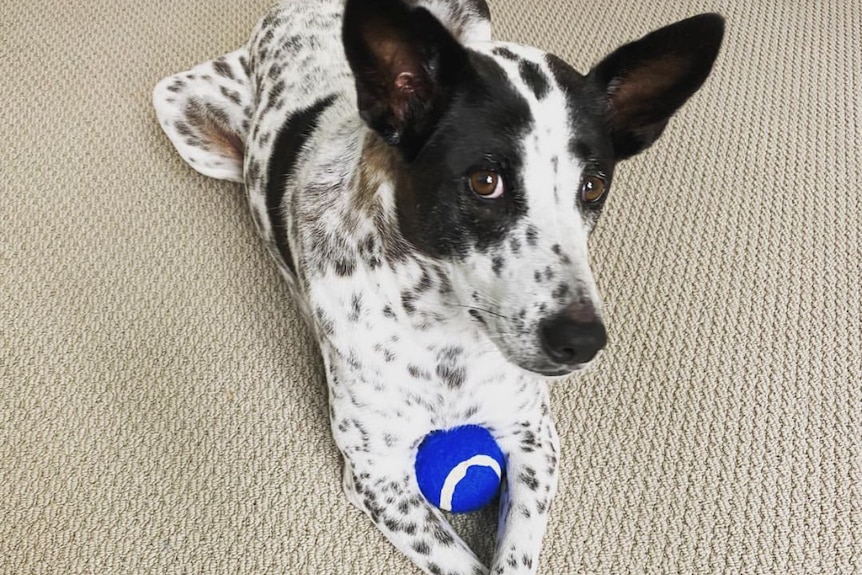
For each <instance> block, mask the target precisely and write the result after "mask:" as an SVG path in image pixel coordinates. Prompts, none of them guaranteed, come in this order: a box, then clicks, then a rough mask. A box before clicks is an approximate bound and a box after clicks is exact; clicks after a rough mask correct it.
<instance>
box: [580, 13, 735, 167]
mask: <svg viewBox="0 0 862 575" xmlns="http://www.w3.org/2000/svg"><path fill="white" fill-rule="evenodd" d="M723 36H724V19H723V18H722V17H721V16H719V15H718V14H701V15H699V16H694V17H692V18H689V19H687V20H683V21H681V22H677V23H676V24H672V25H670V26H667V27H665V28H661V29H659V30H656V31H655V32H653V33H651V34H648V35H647V36H644V37H643V38H641V39H640V40H637V41H636V42H632V43H631V44H626V45H625V46H622V47H621V48H619V49H618V50H616V51H615V52H613V53H612V54H611V55H610V56H608V57H607V58H605V59H604V60H603V61H602V62H601V63H599V64H598V65H597V66H596V67H595V68H594V69H593V70H592V71H591V72H590V74H589V79H590V80H591V81H592V82H593V83H594V85H595V86H597V87H598V89H599V90H600V91H601V92H603V93H604V95H605V98H606V102H607V112H608V120H609V124H610V128H611V135H612V140H613V146H614V153H615V155H616V157H617V159H618V160H622V159H625V158H628V157H630V156H633V155H634V154H637V153H638V152H641V151H643V150H645V149H646V148H648V147H649V146H650V145H651V144H652V143H653V142H655V141H656V140H657V139H658V137H659V136H660V135H661V133H662V132H663V131H664V129H665V126H667V123H668V121H669V120H670V118H671V116H673V114H674V113H675V112H676V111H677V110H678V109H679V108H680V106H682V105H683V104H684V103H685V102H686V100H688V99H689V98H690V97H691V96H692V94H694V93H695V92H696V91H697V90H698V89H699V88H700V87H701V85H703V82H704V81H705V80H706V78H707V76H709V73H710V71H711V70H712V65H713V63H714V62H715V59H716V57H717V56H718V51H719V48H720V47H721V40H722V38H723Z"/></svg>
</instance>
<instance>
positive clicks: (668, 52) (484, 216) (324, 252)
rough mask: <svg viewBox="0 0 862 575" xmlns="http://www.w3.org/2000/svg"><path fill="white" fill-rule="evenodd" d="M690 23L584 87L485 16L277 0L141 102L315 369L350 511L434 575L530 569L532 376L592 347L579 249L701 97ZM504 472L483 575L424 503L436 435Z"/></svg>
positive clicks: (592, 292) (591, 352) (543, 494)
mask: <svg viewBox="0 0 862 575" xmlns="http://www.w3.org/2000/svg"><path fill="white" fill-rule="evenodd" d="M723 33H724V21H723V19H722V18H721V17H720V16H719V15H716V14H702V15H698V16H694V17H692V18H689V19H687V20H683V21H681V22H678V23H676V24H672V25H670V26H667V27H665V28H662V29H660V30H657V31H655V32H652V33H650V34H648V35H646V36H645V37H643V38H641V39H640V40H637V41H634V42H632V43H629V44H626V45H624V46H622V47H621V48H619V49H618V50H616V51H614V52H613V53H611V54H610V55H608V56H607V57H605V58H604V59H602V60H601V61H600V62H599V63H598V64H597V65H596V66H595V67H594V68H593V69H592V70H591V71H590V72H589V73H588V74H586V75H582V74H580V73H578V72H576V71H575V70H574V69H573V68H572V67H571V66H569V65H568V64H567V63H565V62H564V61H563V60H562V59H560V58H559V57H557V56H555V55H553V54H549V53H546V52H543V51H541V50H539V49H536V48H532V47H526V46H521V45H516V44H512V43H505V42H498V41H493V40H492V37H491V22H490V11H489V9H488V6H487V5H486V3H485V0H319V1H314V2H309V1H302V0H286V1H285V2H283V3H282V4H280V5H278V6H277V7H275V8H273V9H272V10H270V11H269V12H268V13H266V14H265V16H264V17H263V19H262V20H261V21H260V22H259V24H258V25H257V26H256V28H255V29H254V31H253V33H252V35H251V38H250V40H249V41H248V43H247V44H246V45H245V46H243V47H242V48H240V49H239V50H236V51H234V52H231V53H229V54H227V55H225V56H222V57H220V58H217V59H215V60H212V61H210V62H206V63H203V64H200V65H198V66H196V67H194V68H192V69H191V70H190V71H188V72H184V73H180V74H176V75H172V76H169V77H167V78H165V79H164V80H162V81H161V82H160V83H159V84H158V85H157V87H156V88H155V91H154V94H153V101H154V105H155V109H156V113H157V116H158V120H159V122H160V125H161V127H162V128H163V129H164V131H165V133H166V134H167V136H168V137H169V139H170V140H171V142H172V143H173V144H174V146H175V147H176V149H177V151H178V152H179V154H180V155H181V156H182V158H183V159H184V160H185V161H187V162H188V163H189V164H190V165H191V166H192V167H193V168H195V169H196V170H198V171H199V172H200V173H202V174H205V175H207V176H211V177H214V178H220V179H226V180H231V181H235V182H242V183H244V184H245V187H246V189H247V192H248V198H249V203H250V207H251V213H252V215H253V219H254V221H255V224H256V226H257V228H258V230H259V232H260V235H261V236H262V238H263V239H264V242H265V244H266V246H267V247H268V251H269V252H270V253H271V254H272V256H273V258H274V260H275V261H276V263H277V265H278V267H279V269H280V271H281V274H282V275H283V276H284V278H285V280H286V281H287V283H288V284H289V285H290V288H291V291H292V292H293V293H294V294H295V296H296V298H297V301H298V302H299V305H300V307H301V309H302V312H303V315H304V316H305V317H306V318H307V320H308V321H309V324H310V325H311V328H312V331H313V333H314V334H315V336H316V338H317V340H318V342H319V344H320V350H321V353H322V357H323V363H324V367H325V373H326V380H327V386H328V393H329V399H330V402H329V404H330V415H331V425H332V433H333V436H334V439H335V443H336V444H337V446H338V448H339V450H340V452H341V453H342V455H343V459H344V471H343V473H344V474H343V484H344V491H345V493H346V495H347V497H348V499H349V500H350V501H351V502H352V503H353V504H354V505H355V506H357V507H358V508H359V509H361V510H362V511H363V512H365V513H366V514H367V515H368V516H369V517H370V518H371V520H372V521H373V522H374V523H375V525H376V526H377V527H378V528H379V530H380V531H381V532H382V533H383V534H384V535H385V536H386V537H387V538H388V539H389V540H390V541H391V542H392V543H393V544H394V545H395V546H396V547H397V548H398V549H399V550H400V551H401V552H403V553H404V554H405V555H406V556H407V557H409V559H410V560H412V561H413V562H414V563H415V564H416V565H417V566H418V568H419V569H421V570H422V571H424V572H425V573H429V574H432V575H441V574H446V575H452V574H459V575H460V574H464V575H476V574H480V573H481V574H486V573H493V574H514V573H536V571H537V569H538V565H539V561H538V557H539V551H540V546H541V542H542V537H543V534H544V532H545V529H546V525H547V521H548V514H549V510H550V508H551V502H552V499H553V497H554V494H555V491H556V485H557V467H558V461H559V457H560V454H559V441H558V438H557V434H556V432H555V429H554V423H553V421H552V416H551V410H550V408H549V398H548V381H549V380H552V379H554V378H559V377H561V376H566V375H569V374H571V373H573V372H576V371H578V370H581V369H583V368H585V367H586V366H587V365H589V364H590V363H591V362H592V360H593V359H594V358H595V357H596V356H597V354H599V352H600V351H601V350H602V349H603V348H604V347H605V346H606V343H607V330H606V328H605V325H604V322H603V319H602V306H601V301H600V297H599V293H598V290H597V288H596V282H595V279H594V277H593V274H592V272H591V270H590V266H589V261H588V249H587V239H588V237H589V235H590V232H591V231H592V230H593V228H594V226H595V225H596V222H597V220H598V219H599V216H600V214H601V213H602V209H603V206H604V205H605V202H606V200H607V198H608V195H609V192H610V188H611V184H612V181H613V175H614V171H615V168H616V165H617V163H618V162H620V161H622V160H625V159H627V158H629V157H631V156H633V155H635V154H637V153H639V152H641V151H643V150H645V149H646V148H648V147H649V146H650V145H651V144H652V143H653V142H655V141H656V139H657V138H658V137H659V136H660V135H661V134H662V132H663V130H664V128H665V126H666V125H667V123H668V120H669V119H670V117H671V116H672V115H673V114H674V113H675V112H676V111H677V110H678V109H679V108H680V106H682V105H683V104H684V103H685V102H686V100H688V98H689V97H691V96H692V95H693V94H694V93H695V92H696V91H697V90H698V89H699V88H700V87H701V85H702V84H703V83H704V81H705V80H706V78H707V77H708V75H709V73H710V72H711V70H712V67H713V63H714V61H715V59H716V56H717V54H718V51H719V48H720V45H721V42H722V37H723ZM466 424H476V425H481V426H484V427H485V428H487V429H489V430H490V431H491V432H492V433H493V435H494V438H495V439H496V441H497V442H498V444H499V445H500V447H501V449H502V450H503V452H504V454H505V457H506V469H507V471H506V476H505V480H504V486H503V494H502V495H501V498H500V509H499V531H498V537H497V544H496V550H495V552H494V556H493V561H492V564H491V565H490V568H489V567H487V566H486V565H483V564H482V563H481V562H480V561H479V559H477V557H476V555H475V554H474V553H473V552H472V551H471V550H470V549H469V547H468V546H467V545H466V544H465V543H464V542H463V541H462V540H461V539H460V538H459V537H458V535H457V534H456V533H455V532H454V531H453V530H452V528H451V526H450V525H449V523H448V522H447V520H446V519H445V516H443V515H442V514H441V512H440V511H439V509H437V508H435V507H434V506H432V505H431V504H429V503H428V502H427V501H426V500H425V499H424V498H423V496H422V495H421V493H420V491H419V488H418V485H417V480H416V477H415V471H414V468H413V461H414V457H415V454H416V450H417V446H418V445H419V444H420V442H421V441H422V439H423V438H424V437H425V436H426V435H427V434H428V433H429V432H431V431H434V430H441V429H448V428H452V427H456V426H460V425H466Z"/></svg>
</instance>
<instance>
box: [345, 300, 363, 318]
mask: <svg viewBox="0 0 862 575" xmlns="http://www.w3.org/2000/svg"><path fill="white" fill-rule="evenodd" d="M360 317H362V296H361V295H359V294H358V293H355V294H353V298H352V299H351V301H350V315H348V316H347V319H348V320H349V321H351V322H352V323H356V322H358V321H359V318H360Z"/></svg>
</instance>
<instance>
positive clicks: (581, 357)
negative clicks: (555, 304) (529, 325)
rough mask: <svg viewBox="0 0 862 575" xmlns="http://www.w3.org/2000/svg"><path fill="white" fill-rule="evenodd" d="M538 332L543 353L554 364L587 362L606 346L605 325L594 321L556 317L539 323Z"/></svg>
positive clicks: (606, 334)
mask: <svg viewBox="0 0 862 575" xmlns="http://www.w3.org/2000/svg"><path fill="white" fill-rule="evenodd" d="M539 333H540V337H541V340H542V346H543V347H544V349H545V353H547V354H548V356H550V358H551V359H553V360H554V361H555V362H557V363H562V364H565V365H574V364H578V363H587V362H588V361H590V360H591V359H593V358H594V357H596V354H597V353H599V351H601V350H602V348H604V347H605V345H606V344H607V343H608V332H607V331H606V330H605V325H604V324H603V323H602V322H601V321H598V320H594V321H590V322H586V323H585V322H579V321H575V320H573V319H571V318H569V317H565V316H556V317H552V318H549V319H546V320H543V321H542V323H541V324H540V326H539Z"/></svg>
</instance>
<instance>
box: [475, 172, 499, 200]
mask: <svg viewBox="0 0 862 575" xmlns="http://www.w3.org/2000/svg"><path fill="white" fill-rule="evenodd" d="M470 189H472V190H473V192H475V193H477V194H479V195H480V196H482V197H483V198H488V199H494V198H499V197H500V196H502V195H503V178H501V177H500V174H498V173H496V172H492V171H491V170H477V171H475V172H473V173H472V174H470Z"/></svg>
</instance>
